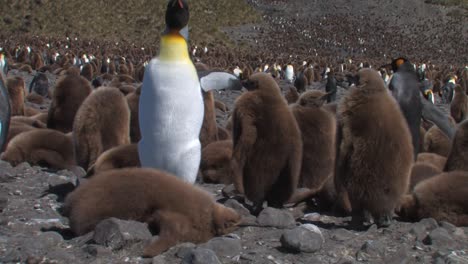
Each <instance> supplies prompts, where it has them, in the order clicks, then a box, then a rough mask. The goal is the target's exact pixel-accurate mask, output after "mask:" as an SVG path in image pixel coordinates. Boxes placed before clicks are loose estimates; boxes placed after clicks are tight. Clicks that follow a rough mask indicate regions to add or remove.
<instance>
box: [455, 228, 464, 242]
mask: <svg viewBox="0 0 468 264" xmlns="http://www.w3.org/2000/svg"><path fill="white" fill-rule="evenodd" d="M453 236H455V237H458V238H460V239H462V240H466V233H465V231H464V230H463V228H459V227H457V228H455V230H454V231H453Z"/></svg>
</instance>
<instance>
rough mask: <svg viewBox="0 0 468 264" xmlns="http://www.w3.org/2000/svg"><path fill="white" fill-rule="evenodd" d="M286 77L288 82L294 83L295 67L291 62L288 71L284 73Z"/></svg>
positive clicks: (287, 67)
mask: <svg viewBox="0 0 468 264" xmlns="http://www.w3.org/2000/svg"><path fill="white" fill-rule="evenodd" d="M284 78H285V79H286V81H287V82H288V83H293V81H294V67H293V66H292V65H291V64H288V66H286V71H285V73H284Z"/></svg>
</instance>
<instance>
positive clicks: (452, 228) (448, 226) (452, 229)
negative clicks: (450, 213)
mask: <svg viewBox="0 0 468 264" xmlns="http://www.w3.org/2000/svg"><path fill="white" fill-rule="evenodd" d="M440 227H442V228H445V229H447V231H449V233H453V232H455V230H456V229H457V227H456V226H455V225H453V224H451V223H449V222H445V221H442V222H440Z"/></svg>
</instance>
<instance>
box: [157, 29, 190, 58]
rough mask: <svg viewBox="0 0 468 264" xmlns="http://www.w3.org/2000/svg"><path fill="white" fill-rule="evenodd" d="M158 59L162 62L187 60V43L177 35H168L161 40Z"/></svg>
mask: <svg viewBox="0 0 468 264" xmlns="http://www.w3.org/2000/svg"><path fill="white" fill-rule="evenodd" d="M159 59H160V60H162V61H176V60H178V61H180V60H189V61H190V57H189V53H188V46H187V41H185V39H184V37H182V35H180V34H179V33H169V34H166V35H164V36H162V38H161V46H160V49H159Z"/></svg>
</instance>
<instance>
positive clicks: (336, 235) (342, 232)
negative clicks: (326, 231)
mask: <svg viewBox="0 0 468 264" xmlns="http://www.w3.org/2000/svg"><path fill="white" fill-rule="evenodd" d="M354 237H356V234H354V233H353V232H351V231H349V230H346V229H344V228H338V229H336V230H333V233H332V234H331V236H330V238H331V239H333V240H335V241H346V240H350V239H352V238H354Z"/></svg>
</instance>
